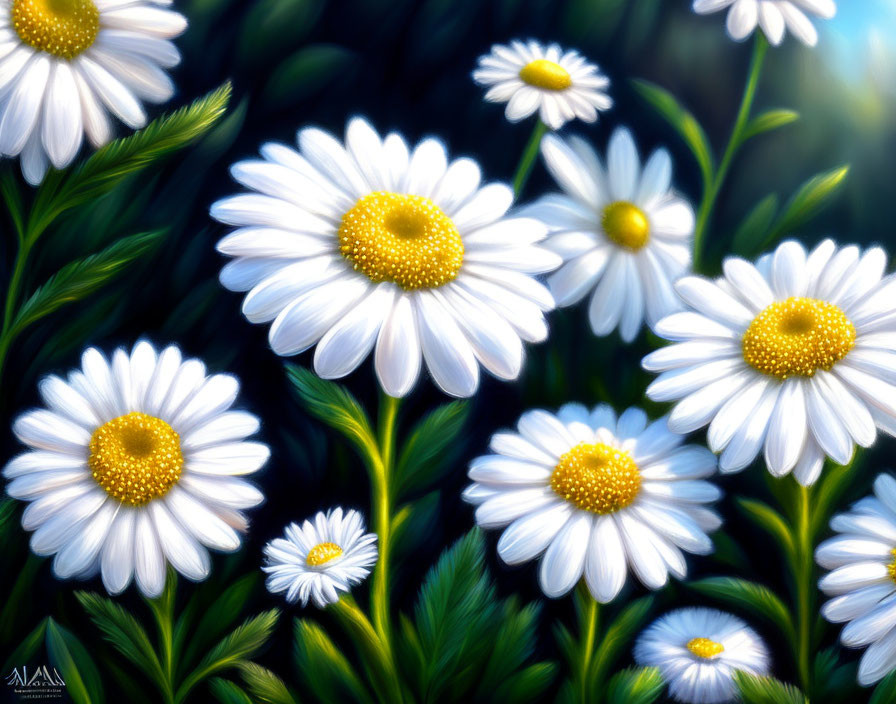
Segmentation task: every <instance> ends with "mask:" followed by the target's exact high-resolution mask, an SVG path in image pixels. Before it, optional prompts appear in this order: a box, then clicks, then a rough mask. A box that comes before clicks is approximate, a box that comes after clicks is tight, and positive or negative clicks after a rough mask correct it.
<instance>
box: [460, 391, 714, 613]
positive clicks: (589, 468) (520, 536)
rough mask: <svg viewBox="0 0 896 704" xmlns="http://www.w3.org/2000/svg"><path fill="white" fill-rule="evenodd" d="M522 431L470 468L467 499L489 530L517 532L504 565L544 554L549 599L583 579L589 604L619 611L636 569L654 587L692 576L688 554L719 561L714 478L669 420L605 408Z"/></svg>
mask: <svg viewBox="0 0 896 704" xmlns="http://www.w3.org/2000/svg"><path fill="white" fill-rule="evenodd" d="M517 430H518V431H519V432H517V433H514V432H500V433H496V434H495V435H493V436H492V439H491V445H490V448H491V450H492V452H494V454H492V455H486V456H484V457H478V458H476V459H475V460H473V462H472V463H471V464H470V470H469V477H470V479H472V480H473V481H474V482H475V483H474V484H472V485H471V486H469V487H468V488H467V489H466V490H465V491H464V499H465V500H467V501H468V502H470V503H472V504H476V505H477V509H476V522H477V523H478V524H479V525H480V526H482V527H483V528H502V527H504V526H508V527H507V529H506V530H505V531H504V533H503V534H502V535H501V538H500V539H499V540H498V555H499V556H500V557H501V559H502V560H504V562H506V563H507V564H509V565H516V564H519V563H522V562H528V561H529V560H534V559H536V558H537V557H539V556H540V555H542V553H544V557H543V558H542V561H541V571H540V573H539V581H540V583H541V588H542V590H543V591H544V593H545V594H546V595H547V596H549V597H559V596H562V595H563V594H566V593H567V592H568V591H569V590H570V589H572V588H573V587H574V586H575V584H576V582H578V581H579V580H580V579H581V578H582V575H583V574H584V576H585V581H586V583H587V585H588V588H589V589H590V590H591V594H592V595H593V596H594V598H595V599H597V600H598V601H600V602H602V603H606V602H608V601H611V600H612V599H613V598H614V597H615V596H616V595H617V594H618V593H619V591H620V590H621V589H622V586H623V584H625V580H626V575H627V572H628V568H629V567H631V569H632V571H633V572H634V573H635V575H637V577H638V579H640V580H641V582H643V583H644V585H645V586H647V587H648V588H650V589H659V588H660V587H662V586H663V585H664V584H666V582H667V580H668V574H669V573H670V572H671V573H672V574H673V575H674V576H676V577H678V578H679V579H681V578H683V577H684V576H685V574H686V572H687V565H686V564H685V560H684V555H683V554H682V550H684V551H686V552H690V553H695V554H698V555H706V554H708V553H710V552H712V549H713V547H712V541H711V540H710V539H709V537H708V536H707V535H706V534H707V532H709V531H713V530H716V529H717V528H718V527H719V526H720V525H721V520H720V519H719V517H718V515H717V514H716V513H715V512H714V511H712V510H711V509H710V508H707V507H706V506H705V505H706V504H708V503H711V502H713V501H716V500H717V499H718V498H719V496H720V492H719V490H718V489H717V488H716V487H715V486H714V485H713V484H710V483H709V482H706V481H703V479H704V478H705V477H709V476H711V475H712V474H713V473H714V472H715V471H716V459H715V456H714V455H713V454H712V453H711V452H710V451H709V450H707V449H706V448H705V447H699V446H697V445H684V444H683V442H684V437H683V436H681V435H676V434H675V433H671V432H669V430H668V428H667V427H666V418H661V419H659V420H657V421H654V422H653V423H651V424H650V425H648V423H647V415H646V414H645V413H644V411H642V410H641V409H640V408H629V409H628V410H627V411H625V412H624V413H622V414H621V415H620V416H619V418H618V420H617V418H616V414H615V413H614V412H613V409H612V408H610V406H608V405H601V406H597V407H596V408H594V409H593V410H592V411H590V412H589V411H588V410H587V409H586V408H585V407H584V406H582V405H581V404H577V403H571V404H567V405H565V406H563V407H562V408H561V409H560V411H559V412H558V413H557V415H554V414H552V413H548V412H547V411H541V410H534V411H528V412H527V413H524V414H523V416H522V417H521V418H520V419H519V422H518V424H517Z"/></svg>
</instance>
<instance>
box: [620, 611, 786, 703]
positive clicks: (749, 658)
mask: <svg viewBox="0 0 896 704" xmlns="http://www.w3.org/2000/svg"><path fill="white" fill-rule="evenodd" d="M635 661H636V662H637V663H638V664H639V665H643V666H646V667H657V668H659V670H660V672H661V673H662V675H663V678H664V679H665V680H666V683H667V684H668V686H669V694H671V695H672V696H673V697H674V698H675V699H676V700H677V701H680V702H687V704H721V703H722V702H730V701H734V700H736V699H738V691H737V685H736V684H735V682H734V673H735V672H736V671H742V672H746V673H749V674H751V675H766V674H768V671H769V656H768V649H767V648H766V647H765V643H763V642H762V639H761V638H760V637H759V636H758V635H757V634H756V632H755V631H754V630H753V629H752V628H749V627H748V626H747V625H746V624H745V623H744V622H743V621H741V620H740V619H739V618H736V617H734V616H732V615H731V614H726V613H724V612H722V611H716V610H715V609H706V608H688V609H678V610H677V611H671V612H670V613H668V614H666V615H665V616H662V617H661V618H659V619H657V620H656V621H654V623H653V624H651V625H650V626H649V627H648V628H647V629H646V630H645V631H644V632H643V633H642V634H641V635H640V636H639V637H638V641H637V643H636V644H635Z"/></svg>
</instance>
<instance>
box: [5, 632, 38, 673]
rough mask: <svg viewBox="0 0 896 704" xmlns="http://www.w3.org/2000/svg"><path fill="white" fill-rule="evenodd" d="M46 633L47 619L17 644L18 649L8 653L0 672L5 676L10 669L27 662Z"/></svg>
mask: <svg viewBox="0 0 896 704" xmlns="http://www.w3.org/2000/svg"><path fill="white" fill-rule="evenodd" d="M46 632H47V619H46V618H45V619H43V620H42V621H41V622H40V623H39V624H37V626H36V627H35V628H34V630H33V631H31V633H29V634H28V635H27V636H25V640H23V641H22V642H21V643H20V644H19V647H17V648H16V649H15V650H13V651H12V653H10V655H9V657H8V658H6V662H4V663H3V670H0V672H2V673H3V674H4V675H5V674H6V673H8V672H9V671H10V670H12V668H14V667H19V666H20V665H22V664H25V663H27V662H29V661H30V660H31V659H32V658H33V657H34V656H35V654H36V653H37V651H38V649H39V648H40V644H41V643H43V642H44V635H45V634H46Z"/></svg>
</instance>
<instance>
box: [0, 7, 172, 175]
mask: <svg viewBox="0 0 896 704" xmlns="http://www.w3.org/2000/svg"><path fill="white" fill-rule="evenodd" d="M168 4H170V0H6V2H0V153H2V154H4V155H6V156H18V155H19V154H21V156H22V173H23V174H24V175H25V178H26V179H27V180H28V182H29V183H32V184H35V185H36V184H38V183H40V182H41V181H42V180H43V177H44V174H45V173H46V171H47V167H48V162H49V163H51V164H52V165H53V166H55V167H56V168H57V169H61V168H63V167H65V166H67V165H68V164H69V163H71V161H72V159H74V158H75V155H76V154H77V153H78V149H79V148H80V147H81V142H82V140H83V137H84V134H85V133H86V134H87V138H88V139H89V140H90V141H91V142H92V143H93V145H94V146H96V147H99V146H102V145H103V144H105V143H106V142H108V141H109V140H110V139H111V136H112V128H111V126H110V124H109V116H108V113H112V115H114V116H115V117H117V118H118V119H120V120H121V121H122V122H124V123H125V124H126V125H127V126H128V127H131V128H134V129H137V128H139V127H143V125H145V124H146V113H145V112H144V111H143V108H142V106H141V104H140V101H141V100H143V101H147V102H150V103H162V102H165V101H166V100H168V99H169V98H170V97H171V96H172V95H173V94H174V85H173V84H172V82H171V79H170V78H168V76H167V75H166V74H165V72H164V71H163V69H165V68H171V67H172V66H176V65H177V64H178V63H179V62H180V54H179V53H178V51H177V48H176V47H175V46H174V44H172V43H171V42H170V41H168V40H169V39H171V38H172V37H175V36H177V35H178V34H180V33H181V32H183V31H184V29H186V26H187V22H186V20H185V19H184V17H183V16H182V15H180V14H178V13H176V12H172V11H171V10H168V9H164V8H163V7H160V5H168Z"/></svg>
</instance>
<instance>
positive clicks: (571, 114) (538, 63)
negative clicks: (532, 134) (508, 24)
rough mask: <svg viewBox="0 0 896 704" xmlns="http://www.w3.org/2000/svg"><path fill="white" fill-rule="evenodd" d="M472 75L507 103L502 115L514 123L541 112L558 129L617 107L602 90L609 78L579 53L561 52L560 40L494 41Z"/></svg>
mask: <svg viewBox="0 0 896 704" xmlns="http://www.w3.org/2000/svg"><path fill="white" fill-rule="evenodd" d="M473 80H474V81H476V83H478V84H479V85H481V86H486V87H488V92H487V93H486V94H485V99H486V100H487V101H489V102H492V103H507V109H506V110H505V113H504V114H505V115H506V116H507V119H508V120H509V121H510V122H519V121H520V120H522V119H524V118H527V117H529V115H531V114H533V113H535V112H537V113H538V115H539V118H540V119H541V121H542V122H543V123H544V124H545V125H547V126H548V127H550V128H551V129H552V130H558V129H560V128H561V127H563V125H564V124H565V123H566V122H568V121H570V120H574V119H576V118H578V119H580V120H582V121H583V122H594V121H595V120H597V114H598V111H599V110H609V109H610V108H611V107H613V101H612V100H611V99H610V98H609V96H608V95H607V94H606V93H605V92H604V91H605V90H606V88H607V87H608V86H609V85H610V79H608V78H607V77H606V76H604V75H603V74H601V73H600V71H599V70H598V68H597V66H595V65H594V64H592V63H589V62H588V61H586V60H585V59H584V58H583V57H582V56H580V55H579V52H577V51H572V50H570V51H563V50H562V49H561V48H560V47H559V46H558V45H556V44H550V45H548V46H543V45H541V44H539V43H538V42H536V41H529V42H525V43H524V42H521V41H513V42H511V43H510V45H509V46H505V45H503V44H495V45H494V46H493V47H492V50H491V53H489V54H486V55H484V56H481V57H480V58H479V65H478V66H477V68H476V70H475V71H473Z"/></svg>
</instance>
